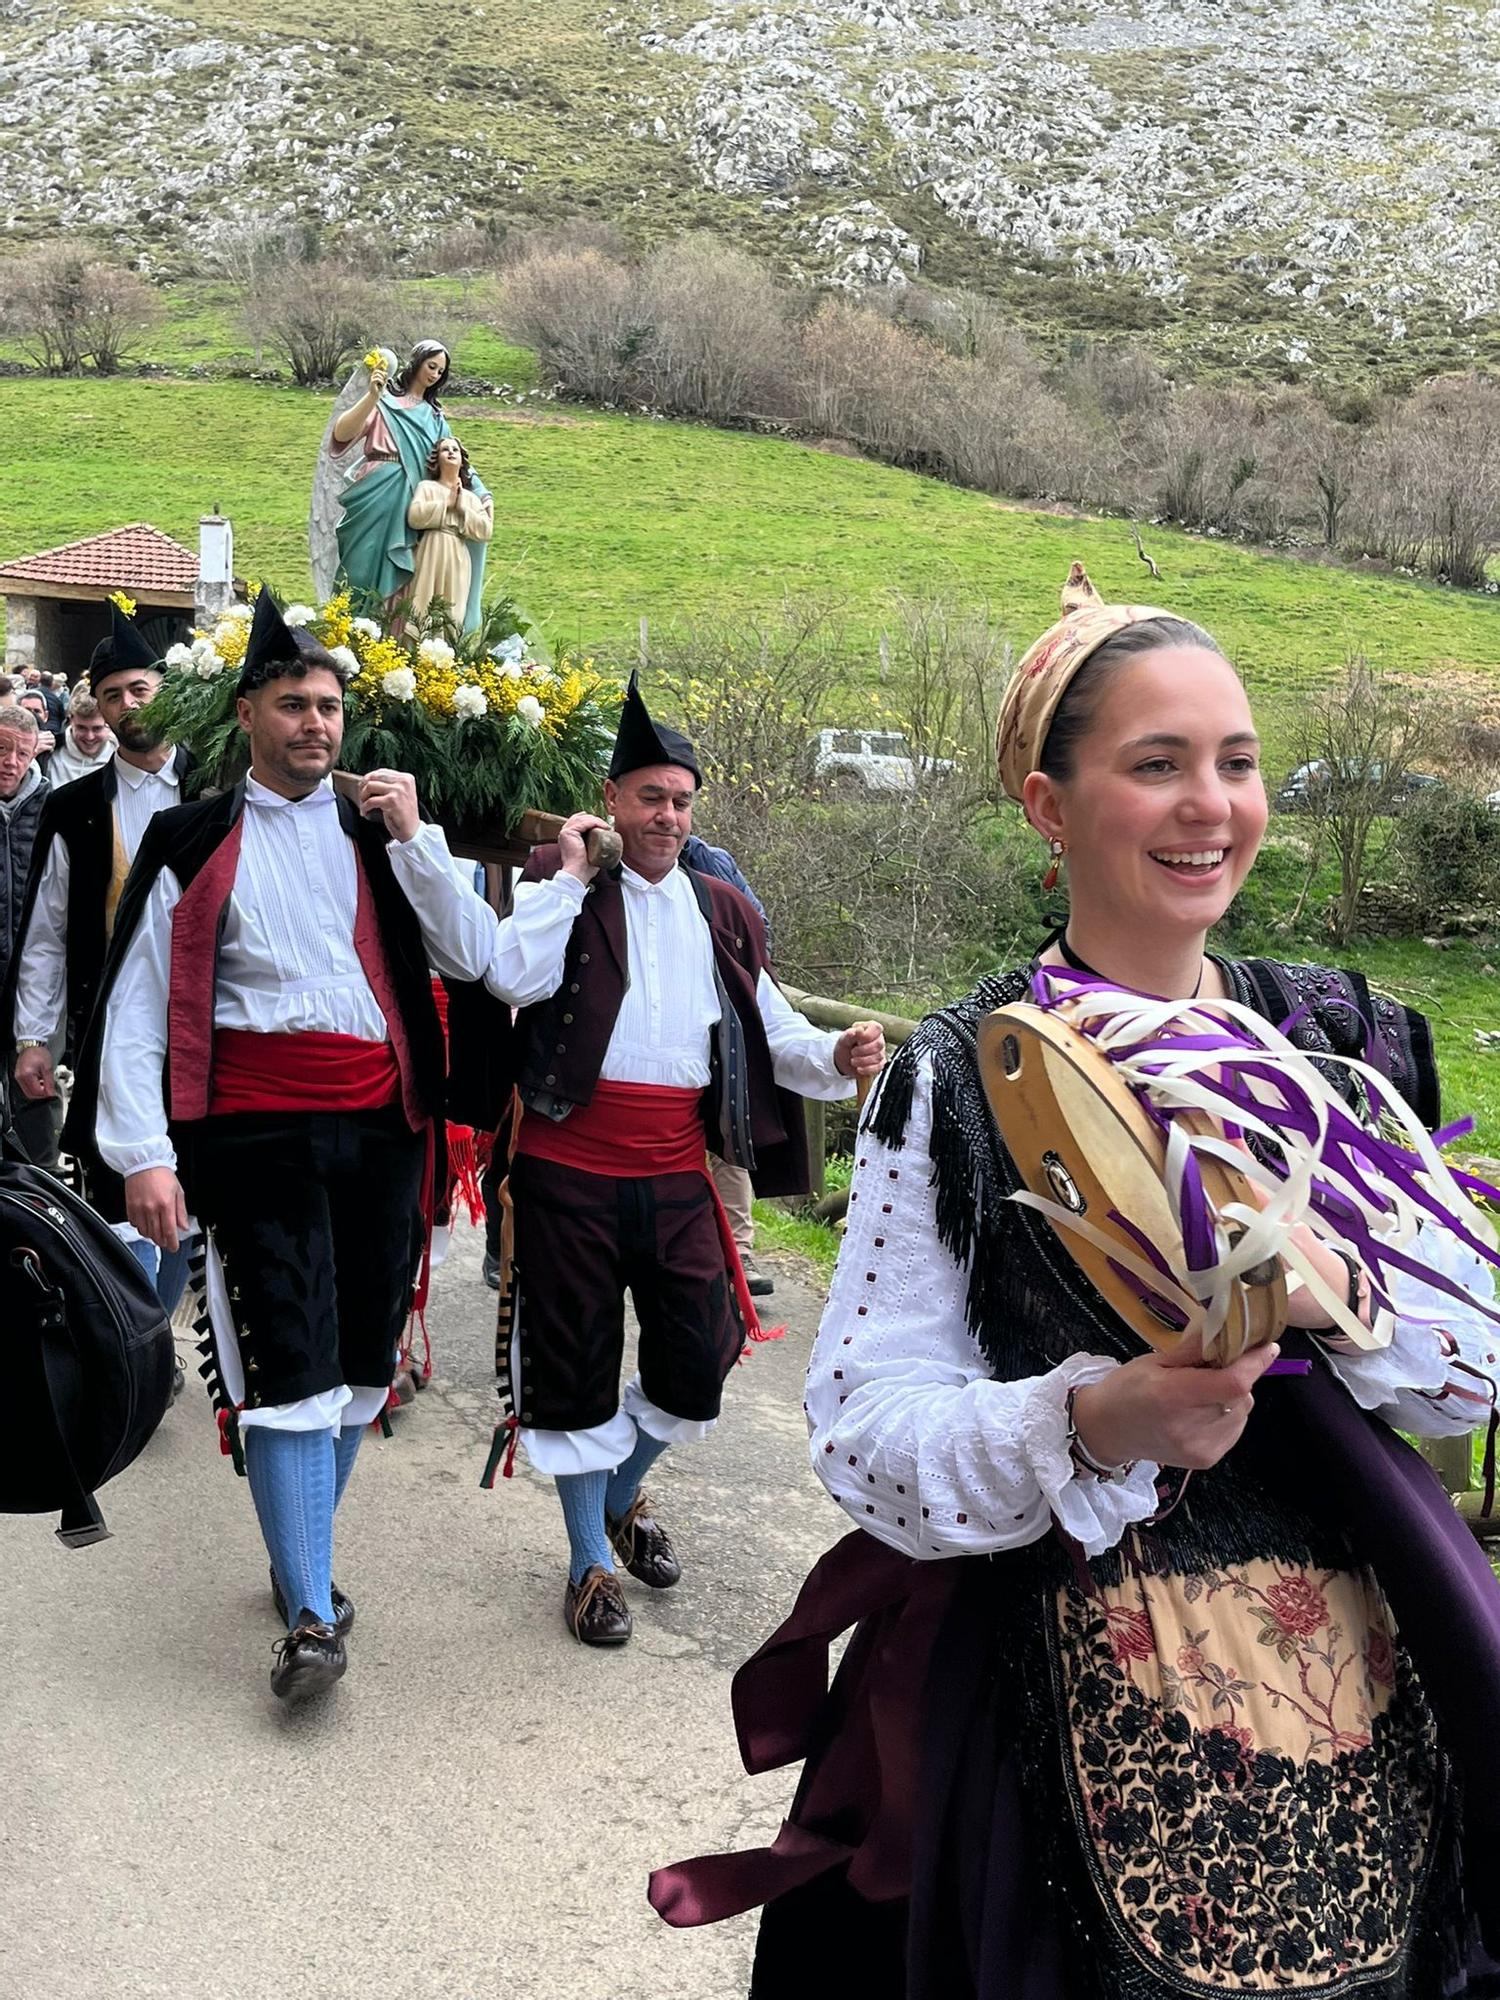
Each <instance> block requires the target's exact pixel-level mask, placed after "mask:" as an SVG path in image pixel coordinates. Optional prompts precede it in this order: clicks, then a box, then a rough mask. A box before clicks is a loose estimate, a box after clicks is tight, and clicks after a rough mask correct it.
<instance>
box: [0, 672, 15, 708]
mask: <svg viewBox="0 0 1500 2000" xmlns="http://www.w3.org/2000/svg"><path fill="white" fill-rule="evenodd" d="M15 693H16V684H15V682H14V681H13V680H12V679H11V677H10V675H9V674H0V701H11V700H13V699H14V697H15Z"/></svg>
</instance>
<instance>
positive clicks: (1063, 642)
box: [995, 562, 1175, 805]
mask: <svg viewBox="0 0 1500 2000" xmlns="http://www.w3.org/2000/svg"><path fill="white" fill-rule="evenodd" d="M1062 610H1063V615H1062V617H1061V619H1060V620H1059V621H1058V623H1057V624H1056V625H1054V626H1053V627H1052V628H1051V630H1050V631H1048V632H1044V633H1043V634H1042V636H1041V638H1040V639H1038V640H1037V642H1036V644H1035V645H1034V646H1033V647H1032V648H1031V650H1030V651H1029V652H1028V653H1027V654H1026V657H1025V658H1024V659H1023V660H1022V661H1021V664H1020V665H1019V666H1018V667H1017V668H1016V671H1015V673H1014V674H1013V675H1012V676H1011V682H1010V686H1009V687H1008V688H1007V689H1006V690H1005V699H1004V701H1003V702H1002V703H1001V705H1000V722H999V727H998V728H997V729H996V732H995V761H996V763H997V764H998V766H999V769H1000V783H1001V785H1002V786H1003V788H1004V790H1005V795H1006V797H1007V798H1011V799H1014V800H1015V801H1016V803H1017V804H1018V805H1019V804H1020V802H1021V787H1022V786H1023V785H1024V784H1025V782H1026V779H1027V777H1028V776H1029V774H1030V773H1031V772H1032V771H1034V770H1035V769H1036V768H1037V765H1038V764H1039V763H1040V762H1041V755H1042V746H1043V744H1044V743H1045V742H1046V740H1047V732H1048V730H1049V729H1050V728H1051V727H1052V718H1053V716H1054V715H1056V713H1057V706H1058V703H1059V702H1060V701H1061V700H1062V698H1063V696H1064V695H1065V694H1066V693H1067V691H1068V688H1069V686H1070V685H1071V683H1072V680H1073V677H1074V675H1075V674H1076V673H1077V672H1078V670H1079V668H1080V667H1082V666H1083V665H1084V663H1085V662H1086V661H1087V660H1088V659H1090V658H1091V657H1092V655H1093V654H1095V653H1097V652H1098V650H1099V648H1100V647H1101V646H1102V645H1103V644H1104V642H1105V640H1106V639H1112V638H1113V637H1114V635H1115V633H1116V632H1120V631H1123V630H1124V628H1125V627H1126V626H1127V625H1140V624H1144V622H1145V621H1146V620H1147V619H1148V618H1171V617H1173V616H1175V614H1174V613H1173V612H1170V611H1163V610H1161V609H1160V607H1159V606H1156V605H1152V604H1106V603H1105V602H1104V600H1103V599H1102V598H1101V597H1100V595H1099V593H1098V591H1097V590H1095V588H1094V586H1093V585H1092V584H1091V583H1090V582H1089V579H1088V573H1087V571H1086V570H1085V569H1084V567H1083V564H1082V563H1081V562H1076V563H1074V565H1073V567H1072V568H1071V569H1070V570H1069V571H1068V580H1067V582H1066V583H1065V584H1064V585H1063V589H1062Z"/></svg>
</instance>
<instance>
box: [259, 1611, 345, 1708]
mask: <svg viewBox="0 0 1500 2000" xmlns="http://www.w3.org/2000/svg"><path fill="white" fill-rule="evenodd" d="M274 1650H275V1653H276V1664H275V1666H274V1667H272V1669H271V1692H272V1694H274V1695H275V1696H276V1697H277V1699H278V1700H280V1701H294V1700H297V1699H299V1698H300V1697H301V1696H303V1695H308V1694H316V1693H317V1691H318V1690H319V1689H320V1688H325V1687H332V1685H333V1683H334V1682H335V1681H336V1680H341V1679H342V1678H343V1674H344V1669H345V1668H346V1667H347V1666H348V1664H349V1655H348V1654H347V1653H346V1652H345V1651H344V1641H343V1639H342V1638H341V1637H340V1635H339V1634H338V1633H337V1632H335V1630H334V1629H333V1627H332V1626H331V1625H324V1624H321V1623H320V1622H319V1621H318V1620H316V1619H310V1620H308V1621H307V1622H306V1623H305V1624H302V1625H298V1626H297V1627H296V1629H295V1630H294V1631H291V1632H288V1633H287V1635H286V1637H285V1638H284V1639H281V1640H278V1641H277V1644H276V1647H275V1649H274Z"/></svg>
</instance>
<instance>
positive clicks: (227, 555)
mask: <svg viewBox="0 0 1500 2000" xmlns="http://www.w3.org/2000/svg"><path fill="white" fill-rule="evenodd" d="M233 594H234V527H233V524H232V523H231V522H230V520H229V518H228V516H227V515H224V514H221V513H220V512H219V509H218V502H217V501H216V502H215V503H214V511H213V513H211V514H204V515H202V516H201V517H200V518H199V521H198V587H197V589H196V590H195V591H194V593H193V597H194V609H195V611H196V612H197V615H198V619H199V621H200V623H207V622H210V621H212V620H213V619H215V618H217V617H218V616H219V614H220V612H222V611H223V610H224V608H225V606H226V605H227V604H228V603H229V600H230V598H231V597H232V596H233Z"/></svg>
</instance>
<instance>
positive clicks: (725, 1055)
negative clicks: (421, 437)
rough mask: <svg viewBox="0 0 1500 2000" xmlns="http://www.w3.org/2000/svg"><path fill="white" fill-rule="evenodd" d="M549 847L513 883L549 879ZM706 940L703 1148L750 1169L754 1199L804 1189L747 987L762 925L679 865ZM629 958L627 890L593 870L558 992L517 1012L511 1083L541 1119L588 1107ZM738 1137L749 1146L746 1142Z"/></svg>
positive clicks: (750, 909) (797, 1136)
mask: <svg viewBox="0 0 1500 2000" xmlns="http://www.w3.org/2000/svg"><path fill="white" fill-rule="evenodd" d="M560 865H561V855H560V853H559V851H558V849H557V847H556V845H555V844H554V845H548V846H546V847H538V848H536V849H535V850H534V851H533V853H532V856H531V859H530V860H529V861H528V862H527V864H526V867H525V869H524V871H523V873H522V878H521V879H522V880H523V881H527V882H542V881H547V880H549V879H550V878H551V877H552V876H553V875H555V874H556V873H557V871H558V868H559V867H560ZM683 873H684V874H685V875H686V876H687V877H688V880H689V881H690V882H691V883H692V886H693V893H694V895H695V896H696V897H697V899H698V907H699V909H700V910H701V911H702V913H703V920H704V922H705V923H706V924H707V926H708V931H709V938H710V942H711V943H712V946H713V958H714V971H715V974H716V976H717V981H718V986H719V991H720V996H721V1000H722V1002H723V1005H724V1019H723V1020H722V1021H721V1022H720V1024H719V1027H718V1028H717V1030H716V1031H715V1033H714V1036H713V1043H712V1047H711V1050H710V1069H711V1071H712V1081H711V1083H710V1084H709V1087H708V1089H707V1091H706V1092H705V1093H704V1097H705V1102H704V1125H705V1128H706V1131H707V1136H708V1144H709V1147H710V1149H711V1150H712V1151H714V1152H716V1153H720V1154H721V1155H722V1156H723V1157H724V1158H725V1159H729V1160H734V1161H735V1162H736V1163H737V1164H740V1165H747V1166H749V1167H750V1171H751V1177H752V1179H753V1180H754V1183H755V1191H756V1193H757V1194H760V1195H785V1194H805V1193H806V1191H807V1187H808V1181H809V1174H808V1155H807V1127H806V1123H805V1121H804V1118H803V1112H802V1100H801V1099H800V1098H799V1097H798V1096H797V1095H796V1094H795V1093H794V1092H792V1091H789V1090H783V1089H782V1088H781V1086H780V1085H779V1084H778V1083H777V1081H776V1076H775V1072H774V1069H773V1067H772V1062H771V1049H770V1044H769V1043H768V1041H767V1040H766V1030H765V1023H764V1022H763V1021H762V1019H761V1015H760V1004H759V1001H758V999H757V997H756V988H757V985H758V982H759V979H760V975H761V973H762V972H769V970H770V967H769V963H768V961H767V958H766V935H765V926H764V925H763V924H762V922H761V919H760V915H759V913H758V912H757V911H756V909H755V908H754V906H753V905H752V904H751V903H749V902H748V901H747V900H746V899H745V897H743V896H742V895H741V894H740V892H739V890H738V889H734V888H731V887H730V885H729V884H728V883H727V882H721V881H719V880H717V879H716V878H715V877H712V876H708V875H700V874H699V873H698V872H697V871H696V870H695V869H692V868H684V869H683ZM628 963H629V959H628V954H627V947H626V937H625V894H624V891H623V889H622V888H621V887H620V881H619V877H618V875H613V874H605V873H601V874H599V875H596V876H595V877H594V879H593V881H592V883H590V885H589V890H588V894H587V895H586V896H585V897H584V901H583V908H582V909H581V910H580V911H579V913H578V916H577V918H576V920H575V921H574V924H573V930H572V934H571V936H570V937H569V939H568V949H567V955H566V957H565V959H564V961H563V975H562V980H561V983H560V984H559V986H558V988H557V991H556V992H555V993H553V994H552V995H551V996H550V997H549V998H548V999H546V1000H539V1001H536V1002H535V1003H534V1004H533V1005H532V1006H530V1007H524V1008H522V1009H521V1011H520V1013H519V1014H518V1015H517V1017H516V1036H515V1047H514V1057H513V1063H514V1069H513V1074H514V1080H515V1083H516V1086H517V1087H518V1089H519V1090H520V1093H521V1098H522V1101H523V1102H524V1103H525V1104H526V1105H527V1106H528V1107H529V1108H530V1109H532V1110H535V1111H540V1112H541V1113H543V1114H544V1115H545V1116H547V1117H550V1118H565V1117H566V1116H567V1115H568V1113H569V1111H570V1110H571V1109H572V1108H573V1107H574V1106H575V1105H582V1104H587V1103H588V1102H589V1100H590V1099H591V1098H592V1096H593V1094H594V1086H595V1084H596V1083H597V1082H598V1081H599V1072H600V1070H601V1069H602V1068H603V1066H604V1056H605V1051H606V1050H607V1049H608V1047H609V1038H610V1036H611V1035H612V1034H613V1032H614V1026H615V1022H616V1020H617V1019H618V1018H619V1013H620V1007H621V1004H622V1003H623V1001H624V998H625V982H626V968H627V965H628ZM747 1142H748V1143H747Z"/></svg>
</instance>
